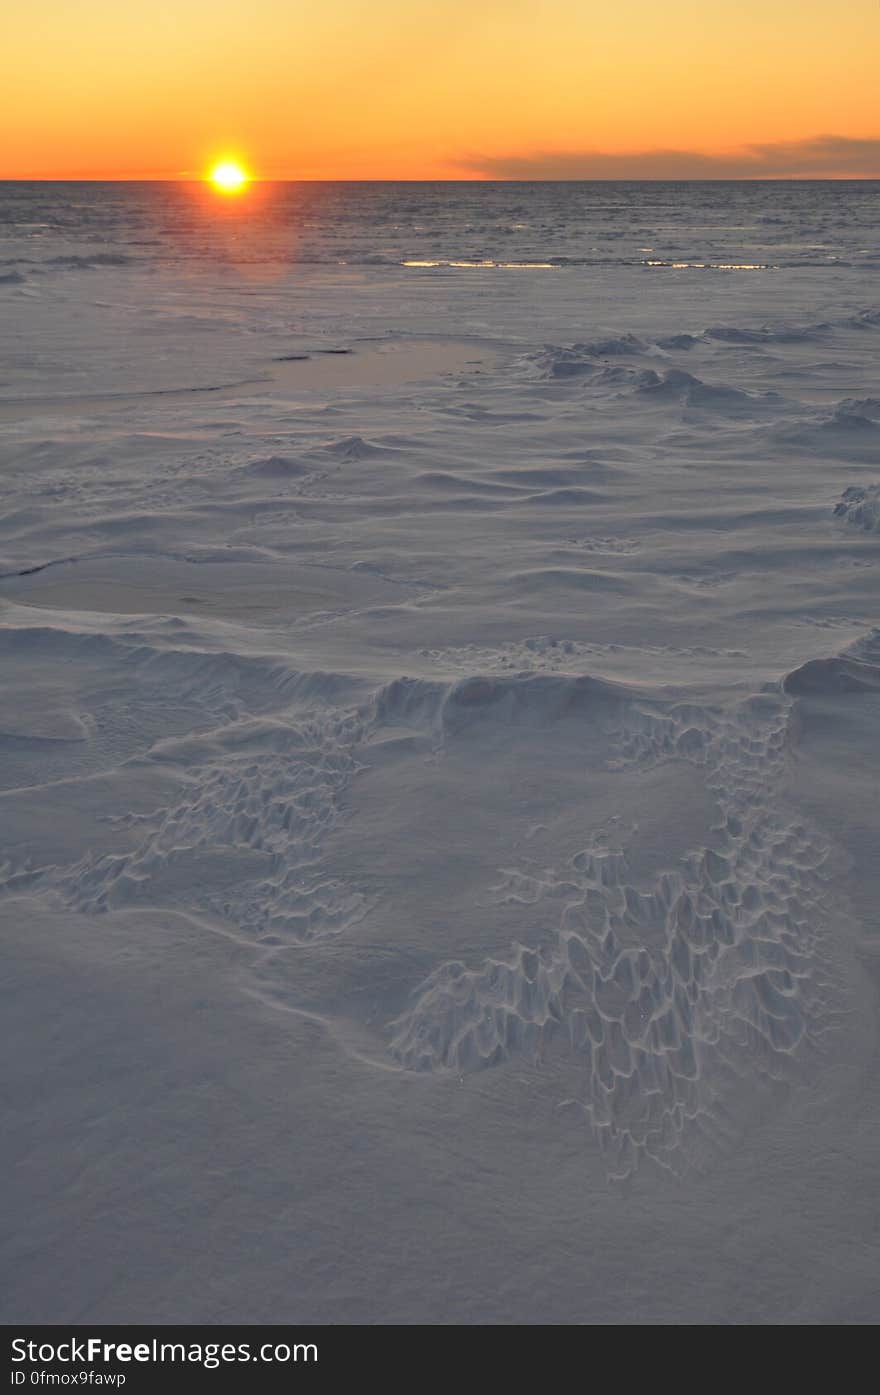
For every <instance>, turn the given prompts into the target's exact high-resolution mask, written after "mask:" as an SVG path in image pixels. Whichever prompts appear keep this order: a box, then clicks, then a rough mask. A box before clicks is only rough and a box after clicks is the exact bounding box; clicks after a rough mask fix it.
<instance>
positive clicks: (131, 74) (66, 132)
mask: <svg viewBox="0 0 880 1395" xmlns="http://www.w3.org/2000/svg"><path fill="white" fill-rule="evenodd" d="M3 39H4V42H3V57H2V60H0V61H2V91H3V95H2V99H0V177H2V178H28V177H33V178H40V177H45V178H64V177H85V178H132V177H157V178H163V177H175V176H179V175H187V174H188V175H199V174H201V173H203V172H204V170H205V169H206V167H207V166H208V164H209V163H210V162H211V160H212V159H213V158H215V157H217V156H219V155H221V154H226V153H234V154H237V155H239V156H240V157H241V158H242V159H243V160H244V161H245V162H246V163H247V164H248V166H249V167H250V168H251V169H252V170H253V172H254V173H255V174H256V175H258V176H262V177H266V178H291V179H296V178H305V179H315V178H318V179H344V178H352V179H359V178H363V179H369V178H395V177H398V178H444V177H453V178H462V177H474V176H480V175H489V176H502V177H503V176H508V175H514V176H516V175H522V176H523V177H541V175H542V174H546V175H548V176H550V177H573V178H576V177H578V176H584V177H589V176H591V175H603V174H604V175H607V176H608V177H612V178H613V177H627V175H638V174H641V175H642V176H644V175H650V174H652V173H656V174H657V175H659V176H663V175H670V174H675V173H678V174H680V175H681V176H682V177H686V176H687V175H688V174H689V173H693V174H695V175H700V174H702V175H705V176H707V177H709V176H711V175H712V174H713V173H717V174H719V175H725V174H731V175H735V176H737V175H742V174H748V173H751V172H755V173H758V174H762V173H766V174H777V173H781V174H798V173H800V174H806V175H809V174H814V175H823V174H852V175H878V176H880V117H878V113H877V101H876V72H877V60H878V55H880V7H878V4H877V0H843V3H840V4H837V5H833V4H831V3H829V0H736V3H734V4H731V5H727V6H709V5H706V3H705V0H667V3H665V4H657V3H656V0H619V3H616V4H611V3H609V2H608V0H528V3H527V2H526V0H430V2H429V0H410V3H402V2H401V0H321V3H320V4H306V3H303V2H302V0H247V3H245V0H151V3H150V4H149V5H147V4H136V3H134V2H133V0H40V3H39V4H30V5H17V6H15V7H14V8H13V7H7V9H6V13H5V16H4V23H3ZM830 137H833V138H834V140H832V141H829V138H830ZM817 138H822V139H821V140H817ZM857 142H858V143H857ZM757 145H759V146H762V147H767V149H765V150H764V151H763V152H758V153H755V152H754V151H753V150H752V151H750V150H749V147H754V146H757ZM743 151H745V152H746V153H745V155H741V154H740V153H739V152H743ZM656 152H662V153H660V154H657V153H656ZM690 152H696V153H697V155H699V154H702V155H709V156H711V157H713V158H712V159H710V160H709V161H706V160H703V161H700V160H699V158H695V156H694V155H692V154H690ZM609 157H610V158H609Z"/></svg>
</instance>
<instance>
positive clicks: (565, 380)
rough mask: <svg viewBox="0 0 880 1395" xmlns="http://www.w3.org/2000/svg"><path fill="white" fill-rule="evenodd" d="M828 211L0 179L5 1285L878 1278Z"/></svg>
mask: <svg viewBox="0 0 880 1395" xmlns="http://www.w3.org/2000/svg"><path fill="white" fill-rule="evenodd" d="M878 212H880V186H878V185H876V184H863V185H822V184H812V185H811V184H803V185H777V184H762V185H751V186H749V185H737V186H727V187H725V186H719V185H715V186H708V185H706V186H700V185H694V186H677V187H676V186H668V185H667V186H652V185H644V186H636V185H630V186H614V185H606V186H600V185H593V186H589V185H582V186H542V185H531V186H528V185H486V186H473V185H468V186H441V185H436V186H417V185H416V186H413V185H402V186H373V187H372V188H371V187H369V186H343V185H337V186H326V187H323V188H322V186H311V187H297V186H290V187H289V188H287V189H280V190H275V191H271V190H266V191H263V192H262V193H261V195H260V200H259V201H257V202H252V203H251V204H250V205H248V204H247V203H246V202H245V203H241V204H238V205H236V207H235V209H234V210H230V208H229V206H227V205H223V206H222V208H221V206H220V205H219V204H218V205H216V206H213V205H211V204H210V202H209V201H206V196H205V195H204V194H202V193H199V192H197V191H195V190H189V189H187V188H186V186H182V187H181V188H179V189H173V190H168V189H164V190H163V189H161V188H160V187H157V186H134V187H128V188H120V187H116V186H84V185H80V186H69V187H68V188H67V189H66V190H65V189H64V188H63V187H60V186H57V185H56V186H50V185H42V186H40V185H33V186H8V187H7V188H6V189H0V213H2V214H3V222H2V227H0V250H2V252H3V257H2V264H0V307H2V309H0V346H2V365H3V366H2V369H0V490H2V518H0V684H2V707H0V753H2V761H0V920H2V935H3V946H4V957H5V962H6V973H5V975H4V1014H3V1022H4V1049H3V1057H4V1062H5V1074H6V1077H7V1097H8V1100H9V1107H8V1120H7V1122H8V1124H9V1127H7V1129H6V1130H5V1139H6V1141H5V1143H4V1156H5V1161H6V1168H5V1185H4V1202H5V1210H6V1222H5V1226H4V1231H5V1240H4V1251H3V1253H4V1264H3V1268H4V1272H5V1274H6V1281H5V1297H4V1300H3V1314H4V1317H5V1319H6V1320H7V1321H12V1320H15V1321H45V1322H78V1323H81V1322H96V1321H103V1322H114V1321H115V1322H152V1321H167V1322H211V1323H219V1322H227V1321H241V1322H249V1321H254V1322H256V1321H264V1322H287V1321H315V1322H321V1323H333V1322H358V1323H386V1322H413V1323H416V1322H421V1323H488V1322H494V1323H547V1322H552V1323H688V1324H690V1323H712V1324H717V1323H765V1322H770V1323H785V1324H799V1323H818V1322H822V1323H850V1322H870V1321H874V1320H876V1318H877V1315H878V1299H880V1253H878V1243H877V1229H876V1212H877V1205H878V1200H880V1186H878V1182H877V1177H876V1172H877V1168H876V1159H877V1148H878V1144H880V1074H878V1071H877V1054H878V963H880V960H878V929H880V927H878V914H877V907H878V905H880V872H878V867H880V863H878V860H877V857H876V847H877V835H878V801H877V780H878V776H880V741H878V735H880V725H878V724H880V631H878V628H877V626H878V624H880V608H878V597H880V585H878V579H880V552H878V546H880V539H878V529H880V522H878V520H880V503H878V498H880V495H878V491H880V384H878V376H877V363H878V354H880V310H878V304H877V298H876V283H875V280H874V279H873V276H872V272H873V271H876V268H877V265H878V263H880V251H878V249H877V246H876V227H877V214H878Z"/></svg>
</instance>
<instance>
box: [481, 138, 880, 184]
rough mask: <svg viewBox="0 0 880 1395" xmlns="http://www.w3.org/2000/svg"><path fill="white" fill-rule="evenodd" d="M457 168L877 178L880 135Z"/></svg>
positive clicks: (575, 153) (591, 175)
mask: <svg viewBox="0 0 880 1395" xmlns="http://www.w3.org/2000/svg"><path fill="white" fill-rule="evenodd" d="M456 164H457V165H458V166H459V168H461V169H465V170H469V171H471V172H472V173H474V174H482V175H485V176H487V177H488V178H490V179H797V178H801V179H822V178H828V179H841V178H844V179H846V178H849V179H877V178H880V137H878V138H870V137H868V138H865V139H853V138H851V137H849V136H812V137H810V138H809V139H808V140H798V141H774V142H770V143H768V144H765V145H747V146H744V147H743V148H742V149H741V150H738V151H733V152H730V153H727V154H722V155H707V154H705V153H704V152H702V151H699V150H640V151H634V152H632V153H629V154H611V153H608V152H606V151H601V150H565V151H562V150H537V151H533V152H531V153H530V154H527V155H469V156H465V157H462V158H461V159H458V160H457V161H456Z"/></svg>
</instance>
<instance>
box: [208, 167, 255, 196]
mask: <svg viewBox="0 0 880 1395" xmlns="http://www.w3.org/2000/svg"><path fill="white" fill-rule="evenodd" d="M208 178H209V179H210V181H211V183H212V184H213V185H214V188H215V189H219V190H220V192H221V193H223V194H238V193H240V191H241V190H242V189H243V188H244V187H245V185H246V184H247V183H248V178H249V176H248V175H247V174H246V173H245V171H244V170H243V169H242V167H241V165H239V164H238V163H237V161H235V160H221V161H220V163H219V164H216V165H214V167H213V169H212V170H211V173H210V174H209V175H208Z"/></svg>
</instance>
